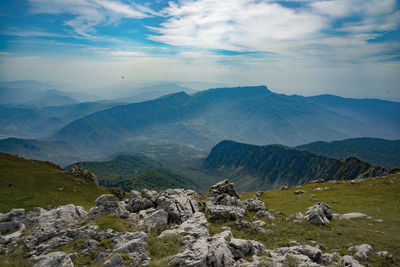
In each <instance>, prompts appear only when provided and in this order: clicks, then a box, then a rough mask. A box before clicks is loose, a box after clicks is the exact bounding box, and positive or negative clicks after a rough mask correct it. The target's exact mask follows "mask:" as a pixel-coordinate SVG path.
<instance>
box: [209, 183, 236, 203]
mask: <svg viewBox="0 0 400 267" xmlns="http://www.w3.org/2000/svg"><path fill="white" fill-rule="evenodd" d="M209 194H210V196H218V195H222V194H227V195H230V196H231V197H234V198H240V197H239V194H238V193H237V192H236V190H235V186H234V185H233V183H231V182H229V180H228V179H226V180H223V181H221V182H219V183H216V184H215V185H213V186H211V187H210V192H209Z"/></svg>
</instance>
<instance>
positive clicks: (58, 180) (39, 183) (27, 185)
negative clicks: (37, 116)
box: [0, 152, 112, 213]
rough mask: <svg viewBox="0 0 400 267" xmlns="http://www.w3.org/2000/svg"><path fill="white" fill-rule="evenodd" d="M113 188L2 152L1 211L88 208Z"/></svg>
mask: <svg viewBox="0 0 400 267" xmlns="http://www.w3.org/2000/svg"><path fill="white" fill-rule="evenodd" d="M111 192H112V190H111V189H107V188H104V187H101V186H97V185H95V184H94V183H93V182H90V181H83V180H81V179H76V177H74V176H72V175H71V174H69V173H66V172H64V170H63V169H61V168H60V167H59V166H57V165H55V164H53V163H50V162H44V161H37V160H29V159H25V158H21V157H18V156H14V155H10V154H6V153H1V152H0V212H2V213H5V212H9V211H10V210H11V209H12V208H25V209H27V210H32V209H33V208H34V207H47V206H49V205H50V206H53V207H55V206H58V205H64V204H69V203H73V204H75V205H81V206H83V207H85V208H86V209H87V208H89V207H91V206H93V205H94V201H95V199H96V198H97V197H98V196H99V195H101V194H109V193H111Z"/></svg>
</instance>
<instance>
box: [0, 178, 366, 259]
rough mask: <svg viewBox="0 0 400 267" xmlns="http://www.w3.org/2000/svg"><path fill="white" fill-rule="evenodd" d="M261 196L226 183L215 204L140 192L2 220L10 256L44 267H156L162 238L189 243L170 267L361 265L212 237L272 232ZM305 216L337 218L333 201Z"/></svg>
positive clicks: (304, 248) (1, 240) (314, 250)
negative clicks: (18, 254) (151, 241)
mask: <svg viewBox="0 0 400 267" xmlns="http://www.w3.org/2000/svg"><path fill="white" fill-rule="evenodd" d="M259 195H261V194H257V195H255V196H253V198H251V199H247V200H244V201H242V200H241V199H240V197H239V195H238V193H237V192H236V189H235V187H234V186H233V184H232V183H231V182H229V181H228V180H224V181H221V182H219V183H217V184H215V185H213V186H212V187H211V188H210V192H209V194H208V197H207V199H206V200H201V201H200V200H199V198H198V197H199V196H198V195H197V193H196V192H194V191H191V190H183V189H168V190H165V191H162V192H156V191H151V190H146V189H144V190H142V191H141V192H138V191H134V190H132V191H131V192H130V196H129V198H127V199H124V200H122V201H118V200H116V199H115V198H114V196H113V195H101V196H99V197H98V198H97V199H96V205H95V206H94V207H92V208H91V209H90V210H89V212H86V211H85V210H84V209H83V208H82V207H79V206H75V205H72V204H70V205H65V206H60V207H58V208H55V209H51V210H45V209H42V208H35V210H34V211H31V212H28V213H25V211H24V210H23V209H13V210H12V211H10V212H9V213H7V214H0V231H1V236H0V251H1V253H2V254H4V255H9V254H11V253H13V251H15V250H18V249H21V248H23V250H24V251H25V253H24V257H26V258H27V259H29V260H30V263H32V265H33V264H35V265H34V266H36V267H39V266H53V267H56V266H63V267H66V266H68V267H70V266H74V265H76V266H80V265H87V264H89V263H92V264H96V266H100V265H102V266H107V267H110V266H139V265H140V266H149V265H150V264H151V263H152V258H151V255H150V253H149V251H148V238H149V236H150V235H153V236H154V235H157V236H159V238H165V237H174V236H175V237H176V236H179V237H183V239H184V241H183V243H182V244H183V245H182V248H181V249H180V251H179V252H178V253H177V254H175V255H171V257H170V258H169V260H168V262H167V264H168V265H170V266H199V267H200V266H214V267H219V266H249V267H250V266H286V265H287V264H289V263H290V262H291V261H293V259H295V260H296V262H297V263H298V264H303V265H304V266H327V265H339V264H344V265H345V266H360V265H359V263H358V261H357V260H356V259H355V258H353V257H352V256H350V255H345V256H341V255H339V253H333V254H329V253H323V252H322V250H321V247H318V246H316V247H313V246H309V245H300V244H293V245H292V246H288V247H281V248H276V249H273V250H270V249H266V247H265V244H262V243H260V242H257V241H254V240H246V239H240V238H235V237H234V236H233V234H232V232H231V230H230V228H229V227H224V228H223V229H222V230H223V231H222V232H220V233H216V234H214V235H212V234H211V233H210V229H209V222H212V221H230V220H234V221H235V223H236V225H237V227H238V228H239V229H241V228H243V229H245V228H252V229H254V230H255V231H258V232H260V233H266V232H267V229H265V228H263V226H264V225H265V221H274V220H275V217H274V215H272V214H271V213H270V211H268V210H267V208H266V206H265V203H264V202H262V201H260V200H258V199H257V196H259ZM246 213H250V214H254V218H256V219H257V220H253V222H250V221H247V220H245V219H244V216H245V214H246ZM110 216H111V217H110ZM298 217H299V218H298V219H300V220H306V221H308V222H310V223H312V224H328V223H329V221H330V220H332V219H333V216H332V213H331V209H330V207H329V206H328V205H326V204H325V203H317V204H316V205H314V206H313V207H310V208H309V209H308V210H307V213H306V216H303V217H302V216H298ZM104 218H114V219H115V220H116V221H115V223H125V224H129V225H131V226H132V227H133V228H132V229H131V230H125V231H124V230H121V231H116V230H113V229H112V228H109V227H105V226H104V224H103V223H100V222H101V219H104ZM288 219H291V217H288ZM109 226H110V227H112V225H109ZM368 246H369V245H360V246H355V247H353V249H354V250H356V252H357V253H359V254H360V255H361V256H362V257H368V255H369V253H370V251H371V250H372V248H370V246H369V247H368ZM66 248H67V249H66ZM85 259H86V260H87V261H86V262H84V261H83V260H85Z"/></svg>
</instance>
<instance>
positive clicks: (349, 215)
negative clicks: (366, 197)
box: [335, 212, 370, 220]
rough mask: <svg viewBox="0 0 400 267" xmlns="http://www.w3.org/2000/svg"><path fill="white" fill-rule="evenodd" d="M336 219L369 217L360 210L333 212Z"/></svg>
mask: <svg viewBox="0 0 400 267" xmlns="http://www.w3.org/2000/svg"><path fill="white" fill-rule="evenodd" d="M335 215H336V216H335V217H337V218H338V219H340V220H343V219H344V220H350V219H357V218H370V217H369V216H368V215H366V214H364V213H361V212H350V213H345V214H335Z"/></svg>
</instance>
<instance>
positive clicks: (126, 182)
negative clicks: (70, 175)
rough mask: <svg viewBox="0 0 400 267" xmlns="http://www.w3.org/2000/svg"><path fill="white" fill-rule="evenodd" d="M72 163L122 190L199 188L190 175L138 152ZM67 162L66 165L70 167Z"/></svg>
mask: <svg viewBox="0 0 400 267" xmlns="http://www.w3.org/2000/svg"><path fill="white" fill-rule="evenodd" d="M73 165H74V166H78V167H82V168H85V169H88V170H91V171H93V172H94V173H95V174H96V176H97V179H98V181H99V184H100V185H103V186H107V187H120V188H122V189H123V190H125V191H128V192H129V191H130V190H132V189H135V190H141V189H143V188H148V189H154V190H161V189H167V188H190V189H198V186H197V185H196V184H195V183H194V182H193V181H192V180H191V179H189V178H187V177H184V176H182V175H179V174H176V173H174V172H172V171H170V170H167V169H163V168H162V164H161V163H160V162H158V161H156V160H154V159H150V158H148V157H145V156H140V155H121V156H118V157H116V158H114V159H112V160H110V161H102V162H87V161H86V162H77V163H74V164H73ZM73 165H71V166H68V167H66V169H68V168H70V167H72V166H73Z"/></svg>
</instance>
